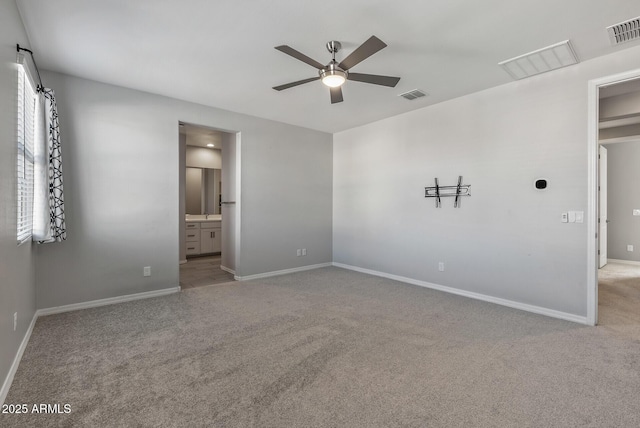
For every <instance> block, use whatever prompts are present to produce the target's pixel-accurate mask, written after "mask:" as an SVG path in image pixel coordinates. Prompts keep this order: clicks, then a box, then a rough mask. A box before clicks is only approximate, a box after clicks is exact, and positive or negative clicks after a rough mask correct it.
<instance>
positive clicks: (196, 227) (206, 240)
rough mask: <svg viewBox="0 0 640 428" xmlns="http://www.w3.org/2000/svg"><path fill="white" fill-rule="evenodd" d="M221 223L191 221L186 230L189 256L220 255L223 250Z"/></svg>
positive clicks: (186, 249) (187, 253)
mask: <svg viewBox="0 0 640 428" xmlns="http://www.w3.org/2000/svg"><path fill="white" fill-rule="evenodd" d="M221 235H222V226H221V223H220V221H202V222H195V221H189V222H187V223H186V230H185V236H186V239H185V244H186V248H185V253H186V255H187V256H193V255H199V254H209V253H219V252H220V251H221V250H222V239H221Z"/></svg>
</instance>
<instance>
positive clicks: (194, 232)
mask: <svg viewBox="0 0 640 428" xmlns="http://www.w3.org/2000/svg"><path fill="white" fill-rule="evenodd" d="M186 229H187V230H185V236H186V239H185V241H186V242H185V243H186V251H185V254H186V255H187V256H192V255H194V254H200V223H187V227H186Z"/></svg>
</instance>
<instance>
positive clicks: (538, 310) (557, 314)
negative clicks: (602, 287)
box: [332, 262, 587, 324]
mask: <svg viewBox="0 0 640 428" xmlns="http://www.w3.org/2000/svg"><path fill="white" fill-rule="evenodd" d="M332 264H333V266H335V267H339V268H343V269H349V270H353V271H356V272H362V273H366V274H369V275H374V276H380V277H382V278H387V279H392V280H394V281H399V282H404V283H407V284H412V285H418V286H420V287H425V288H431V289H434V290H438V291H444V292H445V293H450V294H456V295H458V296H463V297H469V298H471V299H476V300H482V301H484V302H489V303H495V304H498V305H502V306H507V307H510V308H514V309H520V310H522V311H526V312H533V313H534V314H539V315H546V316H548V317H553V318H559V319H562V320H565V321H572V322H576V323H579V324H587V318H586V317H583V316H579V315H574V314H570V313H567V312H561V311H556V310H553V309H548V308H543V307H541V306H534V305H528V304H526V303H520V302H514V301H512V300H507V299H501V298H499V297H493V296H487V295H486V294H480V293H474V292H472V291H466V290H460V289H457V288H452V287H447V286H444V285H439V284H434V283H431V282H426V281H420V280H417V279H413V278H407V277H404V276H398V275H393V274H390V273H385V272H378V271H375V270H371V269H365V268H360V267H357V266H351V265H345V264H342V263H335V262H334V263H332Z"/></svg>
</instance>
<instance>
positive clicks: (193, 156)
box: [186, 138, 222, 169]
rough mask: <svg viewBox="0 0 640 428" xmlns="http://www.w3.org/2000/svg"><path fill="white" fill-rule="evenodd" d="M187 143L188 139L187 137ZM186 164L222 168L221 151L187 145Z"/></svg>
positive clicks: (197, 166)
mask: <svg viewBox="0 0 640 428" xmlns="http://www.w3.org/2000/svg"><path fill="white" fill-rule="evenodd" d="M187 144H189V139H188V138H187ZM186 156H187V158H186V159H187V166H191V167H196V168H215V169H220V168H222V151H221V150H219V149H207V148H204V147H194V146H189V145H187V153H186Z"/></svg>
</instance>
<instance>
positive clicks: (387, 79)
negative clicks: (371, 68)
mask: <svg viewBox="0 0 640 428" xmlns="http://www.w3.org/2000/svg"><path fill="white" fill-rule="evenodd" d="M347 79H348V80H355V81H356V82H364V83H373V84H374V85H382V86H389V87H391V88H393V87H394V86H396V85H397V84H398V82H399V81H400V78H399V77H392V76H379V75H377V74H362V73H349V75H348V76H347Z"/></svg>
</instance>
